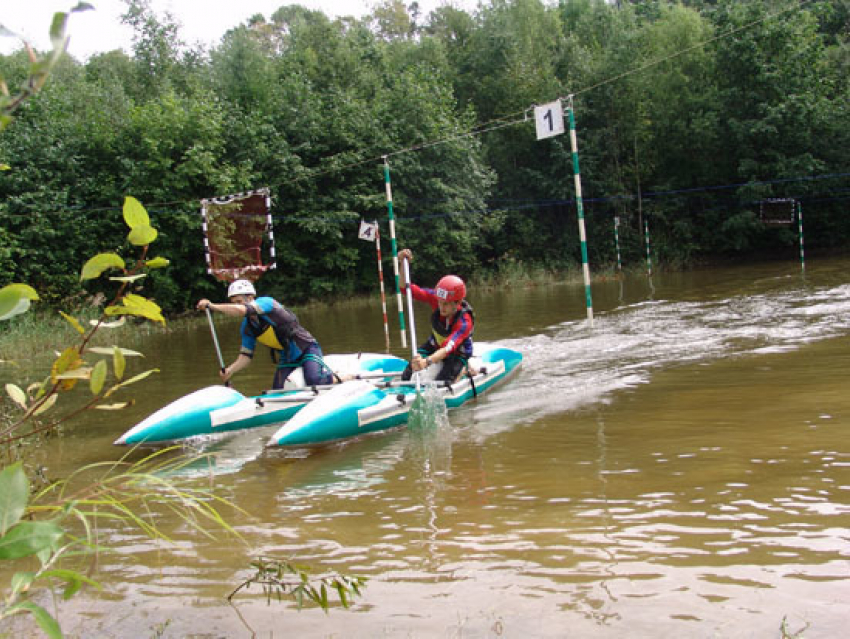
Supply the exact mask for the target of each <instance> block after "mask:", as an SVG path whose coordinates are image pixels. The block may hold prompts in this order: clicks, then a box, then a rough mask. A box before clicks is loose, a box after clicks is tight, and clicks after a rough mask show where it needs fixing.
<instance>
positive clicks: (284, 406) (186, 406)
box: [115, 353, 407, 446]
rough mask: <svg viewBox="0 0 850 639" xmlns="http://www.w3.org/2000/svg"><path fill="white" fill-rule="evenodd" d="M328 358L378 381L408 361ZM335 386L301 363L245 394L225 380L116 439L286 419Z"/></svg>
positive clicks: (149, 438) (342, 370)
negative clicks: (317, 381)
mask: <svg viewBox="0 0 850 639" xmlns="http://www.w3.org/2000/svg"><path fill="white" fill-rule="evenodd" d="M324 361H325V363H326V364H327V365H328V366H329V367H330V369H331V370H333V371H334V372H335V373H336V374H337V375H339V376H340V377H342V378H343V379H345V378H346V377H352V378H360V379H361V380H363V379H374V380H376V381H390V380H392V379H395V378H398V377H399V376H400V374H401V371H403V370H404V367H405V366H406V365H407V362H406V361H405V360H403V359H401V358H399V357H394V356H392V355H381V354H371V353H358V354H350V355H326V356H325V357H324ZM332 388H334V386H318V387H306V386H305V384H304V374H303V371H302V370H301V369H300V368H299V369H297V370H295V371H293V372H292V373H291V374H290V376H289V379H287V383H286V386H285V387H284V389H282V390H279V391H269V392H267V393H266V394H263V395H260V396H257V397H246V396H245V395H243V394H242V393H240V392H238V391H236V390H234V389H232V388H228V387H226V386H208V387H207V388H202V389H200V390H198V391H195V392H194V393H190V394H189V395H185V396H184V397H181V398H180V399H177V400H175V401H173V402H172V403H170V404H168V405H167V406H165V407H163V408H161V409H159V410H158V411H156V412H155V413H153V414H152V415H150V416H149V417H147V418H146V419H145V420H143V421H141V422H139V423H138V424H137V425H136V426H134V427H133V428H131V429H130V430H128V431H127V432H126V433H124V434H123V435H121V437H119V438H118V439H117V440H116V441H115V444H116V445H119V446H134V445H137V444H148V445H157V446H159V445H164V444H170V443H173V442H177V441H180V440H184V439H187V438H190V437H197V436H199V435H215V434H218V433H224V432H228V431H235V430H243V429H246V428H258V427H260V426H269V425H272V424H282V423H283V422H285V421H286V420H288V419H289V418H291V417H292V416H293V415H295V414H296V413H297V412H298V411H299V410H301V409H302V408H304V406H306V405H307V404H309V403H310V402H311V401H313V400H314V399H315V398H316V397H319V396H320V395H322V394H324V393H326V392H328V391H329V390H330V389H332Z"/></svg>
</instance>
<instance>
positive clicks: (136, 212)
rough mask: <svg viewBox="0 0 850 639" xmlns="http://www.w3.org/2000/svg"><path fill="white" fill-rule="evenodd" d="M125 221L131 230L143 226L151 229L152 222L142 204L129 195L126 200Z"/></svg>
mask: <svg viewBox="0 0 850 639" xmlns="http://www.w3.org/2000/svg"><path fill="white" fill-rule="evenodd" d="M124 221H125V222H126V223H127V226H129V227H130V228H131V229H137V228H140V227H143V226H147V227H150V225H151V220H150V217H148V212H147V211H146V210H145V207H144V206H142V203H141V202H139V201H138V200H137V199H136V198H134V197H132V196H131V195H128V196H127V197H125V198H124Z"/></svg>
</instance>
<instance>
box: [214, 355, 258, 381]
mask: <svg viewBox="0 0 850 639" xmlns="http://www.w3.org/2000/svg"><path fill="white" fill-rule="evenodd" d="M250 363H251V358H250V357H248V356H247V355H245V354H243V353H239V356H238V357H237V358H236V359H235V360H233V363H232V364H231V365H230V366H228V367H227V368H225V369H224V370H223V371H221V373H219V375H221V379H222V381H224V382H226V381H227V380H229V379H230V378H231V377H233V375H234V374H236V373H238V372H239V371H241V370H242V369H244V368H248V365H249V364H250Z"/></svg>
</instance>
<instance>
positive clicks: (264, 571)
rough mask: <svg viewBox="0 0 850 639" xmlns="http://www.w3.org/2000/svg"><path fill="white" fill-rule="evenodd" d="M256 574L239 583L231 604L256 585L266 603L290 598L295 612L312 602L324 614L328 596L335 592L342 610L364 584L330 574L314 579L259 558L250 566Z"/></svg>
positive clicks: (281, 563) (358, 579)
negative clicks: (239, 594)
mask: <svg viewBox="0 0 850 639" xmlns="http://www.w3.org/2000/svg"><path fill="white" fill-rule="evenodd" d="M251 567H252V568H254V569H255V570H256V572H255V574H254V575H253V576H251V577H250V578H248V579H246V580H245V581H244V582H243V583H241V584H240V585H239V586H238V587H237V588H236V589H235V590H234V591H233V592H231V593H230V594H229V595H228V596H227V600H228V601H229V602H230V603H231V604H232V603H233V598H234V597H235V596H236V594H237V593H239V591H241V590H243V589H247V588H250V587H251V586H252V585H253V584H258V585H259V586H260V587H261V588H262V590H263V594H264V595H265V596H266V600H267V602H268V603H271V600H272V598H276V599H277V600H278V601H280V600H281V599H282V598H283V597H290V598H292V599H293V600H294V601H295V603H296V604H297V605H298V609H299V610H300V609H301V608H303V607H304V603H305V601H312V602H313V603H315V604H316V605H317V606H319V607H320V608H321V609H322V610H324V611H325V612H328V610H329V609H330V605H331V604H330V598H329V592H330V591H336V593H337V596H338V597H339V602H340V603H341V604H342V606H343V607H345V608H349V607H350V606H351V599H352V597H355V596H357V597H359V596H360V594H361V593H360V590H361V588H362V587H363V586H364V585H365V584H366V581H367V579H366V578H365V577H358V576H352V575H342V574H338V573H335V574H331V575H325V576H322V575H319V576H315V575H312V574H311V573H310V569H309V568H307V567H304V566H299V565H297V564H294V563H292V562H290V561H288V560H281V559H273V558H268V557H259V558H257V559H255V560H254V561H252V562H251Z"/></svg>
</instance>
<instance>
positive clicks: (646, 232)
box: [643, 218, 652, 277]
mask: <svg viewBox="0 0 850 639" xmlns="http://www.w3.org/2000/svg"><path fill="white" fill-rule="evenodd" d="M643 229H644V230H643V235H644V238H645V241H646V272H647V274H648V275H649V277H652V255H651V254H650V252H649V220H647V219H646V218H644V220H643Z"/></svg>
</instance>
